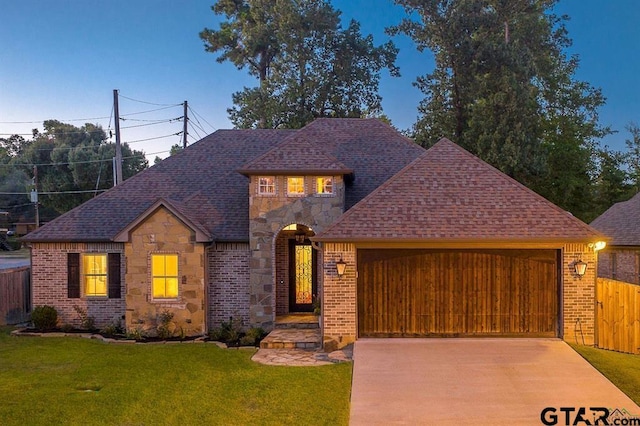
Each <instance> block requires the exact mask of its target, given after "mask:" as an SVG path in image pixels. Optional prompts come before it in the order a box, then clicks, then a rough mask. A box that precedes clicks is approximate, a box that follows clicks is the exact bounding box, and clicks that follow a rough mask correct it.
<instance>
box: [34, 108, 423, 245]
mask: <svg viewBox="0 0 640 426" xmlns="http://www.w3.org/2000/svg"><path fill="white" fill-rule="evenodd" d="M291 135H297V136H298V137H299V138H300V140H301V141H304V142H305V143H306V144H309V145H310V146H311V148H312V149H313V150H314V152H316V154H314V155H315V159H316V160H318V159H319V157H321V156H324V158H325V159H329V160H330V159H333V158H335V159H336V160H337V163H336V165H337V167H338V168H340V167H342V165H344V167H346V168H347V169H349V170H353V173H354V175H355V181H353V182H352V183H351V184H350V185H349V186H348V188H347V191H346V195H345V199H346V200H345V204H346V208H349V207H350V206H352V205H354V204H355V203H356V202H358V201H359V200H361V199H362V198H363V197H364V196H366V195H367V194H369V193H370V192H371V191H373V190H374V189H375V188H377V187H378V186H380V185H381V184H382V183H384V182H385V181H386V180H388V179H389V178H390V177H391V176H393V175H394V174H396V173H397V172H398V171H399V170H401V169H402V168H403V167H404V166H406V165H407V164H409V163H410V162H411V161H413V160H414V159H415V158H417V157H418V156H420V155H421V154H422V153H424V152H425V151H424V149H423V148H421V147H420V146H418V145H416V144H415V143H413V142H412V141H411V140H409V139H408V138H406V137H404V136H402V135H401V134H399V133H398V132H397V131H395V130H394V129H393V128H391V127H390V126H388V125H386V124H384V123H381V122H379V121H378V120H375V119H366V120H361V119H319V120H316V121H314V122H312V123H311V124H309V125H308V126H306V127H304V128H303V129H300V130H218V131H217V132H215V133H213V134H211V135H209V136H207V137H205V138H204V139H202V140H200V141H199V142H197V143H195V144H193V145H191V146H189V147H188V148H187V149H185V150H184V151H182V152H180V153H179V154H176V155H174V156H172V157H169V158H167V159H166V160H164V161H162V162H161V163H160V164H158V165H156V166H153V167H151V168H149V169H147V170H145V171H143V172H141V173H139V174H137V175H136V176H134V177H132V178H130V179H127V180H126V181H125V182H123V183H122V184H121V185H118V186H117V187H115V188H112V189H111V190H109V191H107V192H105V193H103V194H101V195H100V196H98V197H96V198H94V199H92V200H90V201H88V202H86V203H84V204H82V205H81V206H78V207H77V208H75V209H73V210H71V211H70V212H68V213H66V214H64V215H62V216H60V217H59V218H57V219H55V220H53V221H51V222H49V223H48V224H46V225H45V226H43V227H42V228H39V229H38V230H36V231H33V232H31V233H30V234H28V235H27V236H26V237H25V240H26V241H34V242H36V241H42V242H44V241H61V242H65V241H71V242H74V241H77V242H82V241H86V242H91V241H113V239H114V238H115V236H116V235H117V234H118V233H119V232H121V231H122V230H123V229H124V228H125V227H127V226H128V225H129V224H130V223H132V222H133V221H135V220H136V218H138V217H139V216H140V215H141V214H143V213H144V212H145V211H147V210H148V209H149V208H150V207H151V206H152V205H154V203H157V202H158V200H159V199H164V200H167V202H169V203H170V204H171V205H173V206H174V208H176V209H178V210H180V211H182V212H183V213H184V215H185V217H188V218H189V219H190V220H191V221H192V222H193V223H198V224H199V225H200V226H202V228H204V230H206V231H207V233H208V235H211V237H212V238H213V239H214V240H216V241H247V240H248V238H249V220H248V219H249V186H248V184H249V181H248V179H247V178H246V177H245V176H243V175H241V174H240V173H238V172H237V171H238V170H239V169H241V168H242V167H243V166H244V165H246V164H249V163H250V162H251V161H252V160H254V159H256V158H258V157H260V156H262V155H264V154H265V153H267V152H268V151H269V150H271V149H272V148H274V147H276V146H277V145H278V144H279V143H281V142H283V141H284V140H285V139H286V138H288V137H290V136H291ZM318 147H319V148H318ZM323 161H324V160H323ZM309 163H312V162H311V161H307V162H302V163H299V166H301V167H307V168H309V167H313V166H309ZM340 164H341V165H340ZM325 166H327V164H325Z"/></svg>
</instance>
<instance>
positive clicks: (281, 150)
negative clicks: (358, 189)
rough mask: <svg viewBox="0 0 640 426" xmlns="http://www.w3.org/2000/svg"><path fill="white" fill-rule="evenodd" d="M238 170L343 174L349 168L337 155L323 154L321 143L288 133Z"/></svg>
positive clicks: (274, 172)
mask: <svg viewBox="0 0 640 426" xmlns="http://www.w3.org/2000/svg"><path fill="white" fill-rule="evenodd" d="M238 171H239V172H240V173H242V174H245V175H255V174H271V175H287V174H291V173H304V174H308V175H311V174H320V175H325V174H329V175H331V174H339V175H346V174H349V173H352V172H353V171H352V170H351V169H349V168H348V167H347V166H345V165H344V164H342V163H341V162H340V161H338V159H336V158H335V157H333V156H331V155H328V154H326V153H325V152H324V150H323V149H322V147H321V146H317V145H314V144H312V143H311V142H308V141H307V140H305V139H303V138H301V137H299V136H298V134H293V135H291V136H289V137H288V138H286V139H285V140H284V141H282V142H281V143H279V144H278V145H277V146H275V147H274V148H272V149H270V150H269V151H267V152H266V153H264V154H263V155H261V156H260V157H258V158H256V159H255V160H253V161H250V162H249V163H248V164H246V165H245V166H244V167H242V169H240V170H238Z"/></svg>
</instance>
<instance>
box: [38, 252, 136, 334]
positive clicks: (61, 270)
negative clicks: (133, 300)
mask: <svg viewBox="0 0 640 426" xmlns="http://www.w3.org/2000/svg"><path fill="white" fill-rule="evenodd" d="M67 253H120V254H121V257H120V262H121V264H120V275H121V277H120V282H121V285H122V288H121V294H122V297H121V298H120V299H109V298H106V297H86V296H84V295H83V293H84V290H83V289H81V295H82V296H81V297H80V298H77V299H76V298H74V299H69V298H68V297H67V280H68V278H67ZM123 254H124V245H123V244H119V243H32V244H31V288H32V292H33V296H32V297H33V306H34V307H35V306H38V305H50V306H54V307H55V308H56V310H57V311H58V323H59V324H60V325H65V324H69V325H72V326H74V327H80V325H81V324H80V318H79V317H78V313H77V312H76V311H75V309H74V305H75V306H79V307H81V308H83V309H85V310H86V311H87V314H88V315H90V316H92V317H94V318H95V325H96V327H99V328H102V327H105V326H107V325H109V324H111V323H115V322H117V321H118V320H123V319H124V318H123V317H124V313H125V299H124V293H125V280H124V271H125V266H124V255H123Z"/></svg>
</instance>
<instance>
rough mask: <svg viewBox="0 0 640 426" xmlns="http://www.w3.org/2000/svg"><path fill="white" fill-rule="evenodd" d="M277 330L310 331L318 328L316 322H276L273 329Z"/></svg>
mask: <svg viewBox="0 0 640 426" xmlns="http://www.w3.org/2000/svg"><path fill="white" fill-rule="evenodd" d="M274 328H276V329H277V330H292V329H297V330H312V329H316V328H320V325H319V324H318V321H317V320H316V321H315V322H277V323H276V325H275V327H274Z"/></svg>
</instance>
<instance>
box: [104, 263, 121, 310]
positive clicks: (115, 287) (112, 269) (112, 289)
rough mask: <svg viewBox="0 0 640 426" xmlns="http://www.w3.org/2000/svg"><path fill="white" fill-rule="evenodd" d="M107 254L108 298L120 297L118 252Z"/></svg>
mask: <svg viewBox="0 0 640 426" xmlns="http://www.w3.org/2000/svg"><path fill="white" fill-rule="evenodd" d="M107 256H108V263H109V271H108V272H107V279H108V280H109V298H110V299H120V297H121V296H120V253H109V254H108V255H107Z"/></svg>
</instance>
